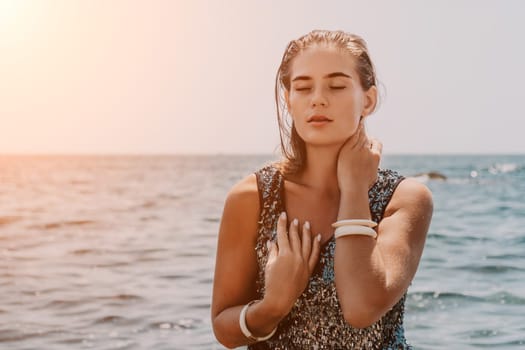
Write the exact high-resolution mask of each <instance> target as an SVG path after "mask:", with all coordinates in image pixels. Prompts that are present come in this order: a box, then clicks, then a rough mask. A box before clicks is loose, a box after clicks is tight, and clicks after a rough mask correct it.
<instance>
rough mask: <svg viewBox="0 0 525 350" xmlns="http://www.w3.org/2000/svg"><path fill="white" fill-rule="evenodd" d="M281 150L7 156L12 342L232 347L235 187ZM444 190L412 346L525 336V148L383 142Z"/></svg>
mask: <svg viewBox="0 0 525 350" xmlns="http://www.w3.org/2000/svg"><path fill="white" fill-rule="evenodd" d="M275 159H276V157H275V156H274V155H255V156H248V155H244V156H233V155H207V156H204V155H202V156H190V155H185V156H183V155H159V156H152V155H149V156H109V155H108V156H101V155H96V156H88V155H76V156H75V155H63V156H57V155H54V156H44V155H35V156H29V155H24V156H15V155H11V156H9V155H2V156H0V349H10V350H22V349H23V350H29V349H57V350H58V349H64V350H65V349H67V350H70V349H156V350H168V349H202V350H204V349H224V347H223V346H222V345H221V344H219V343H218V342H217V341H216V339H215V337H214V335H213V331H212V326H211V319H210V302H211V293H212V284H213V272H214V264H215V255H216V245H217V233H218V228H219V224H220V218H221V213H222V209H223V204H224V199H225V197H226V194H227V193H228V190H229V189H230V188H231V186H232V185H233V184H234V183H236V182H237V181H239V180H240V179H242V178H244V177H245V176H247V175H249V174H250V173H252V172H254V171H255V170H257V169H258V168H260V167H262V166H264V165H266V164H268V163H269V162H271V161H273V160H275ZM381 167H383V168H390V169H394V170H396V171H398V172H400V173H402V174H403V175H405V176H414V177H416V178H417V179H418V180H419V181H421V182H424V183H425V184H426V185H427V186H428V187H429V188H430V189H431V191H432V193H433V196H434V215H433V219H432V223H431V226H430V230H429V232H428V236H427V240H426V245H425V249H424V252H423V256H422V259H421V263H420V265H419V269H418V271H417V274H416V277H415V279H414V280H413V282H412V284H411V286H410V288H409V290H408V297H407V301H406V314H405V334H406V338H407V340H408V342H409V343H410V344H411V345H412V346H413V347H414V349H436V350H437V349H447V350H450V349H525V155H385V156H384V157H383V159H382V163H381Z"/></svg>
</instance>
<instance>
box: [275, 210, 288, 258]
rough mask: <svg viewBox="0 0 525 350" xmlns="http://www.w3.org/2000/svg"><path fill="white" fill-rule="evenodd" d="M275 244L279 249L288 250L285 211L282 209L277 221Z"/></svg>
mask: <svg viewBox="0 0 525 350" xmlns="http://www.w3.org/2000/svg"><path fill="white" fill-rule="evenodd" d="M277 244H278V245H279V251H287V250H290V243H289V242H288V233H287V232H286V213H285V212H284V211H283V212H282V213H281V215H280V216H279V221H277Z"/></svg>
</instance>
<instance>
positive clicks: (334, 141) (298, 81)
mask: <svg viewBox="0 0 525 350" xmlns="http://www.w3.org/2000/svg"><path fill="white" fill-rule="evenodd" d="M286 99H287V105H288V110H289V112H290V114H291V116H292V118H293V122H294V125H295V128H296V130H297V133H298V134H299V136H301V138H302V139H303V140H304V141H305V143H306V144H307V145H314V146H330V145H341V144H343V143H344V142H345V141H346V140H347V139H348V138H349V137H350V136H352V135H353V134H354V132H355V131H356V130H357V126H358V124H359V120H360V117H361V116H363V117H364V116H367V115H368V114H369V113H371V111H372V110H373V108H374V106H375V102H376V88H375V87H372V88H370V89H369V90H368V91H366V92H365V91H364V90H363V88H362V87H361V83H360V81H359V76H358V74H357V71H356V70H355V62H354V58H353V57H352V56H351V55H350V54H349V53H345V52H341V51H339V50H337V49H334V48H326V47H315V48H309V49H306V50H305V51H303V52H301V53H300V54H299V55H298V56H297V57H295V58H294V60H293V61H292V66H291V75H290V91H289V92H287V94H286Z"/></svg>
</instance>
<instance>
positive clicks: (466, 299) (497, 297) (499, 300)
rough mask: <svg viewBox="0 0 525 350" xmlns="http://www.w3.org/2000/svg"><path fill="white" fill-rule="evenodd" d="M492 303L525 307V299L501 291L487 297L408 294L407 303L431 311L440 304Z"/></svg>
mask: <svg viewBox="0 0 525 350" xmlns="http://www.w3.org/2000/svg"><path fill="white" fill-rule="evenodd" d="M473 302H477V303H490V304H507V305H525V298H523V297H520V296H518V295H515V294H512V293H510V292H507V291H500V292H496V293H492V294H488V295H485V296H479V295H472V294H464V293H456V292H439V291H427V292H412V293H410V292H409V293H408V296H407V303H408V305H409V306H410V307H413V308H416V309H431V308H434V307H435V306H436V305H440V304H444V303H447V304H453V305H456V306H459V305H460V304H465V305H467V304H470V303H473Z"/></svg>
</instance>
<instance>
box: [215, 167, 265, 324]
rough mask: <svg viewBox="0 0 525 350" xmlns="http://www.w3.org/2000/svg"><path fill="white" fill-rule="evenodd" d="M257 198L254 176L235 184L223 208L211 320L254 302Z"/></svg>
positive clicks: (257, 219)
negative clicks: (236, 307) (234, 308)
mask: <svg viewBox="0 0 525 350" xmlns="http://www.w3.org/2000/svg"><path fill="white" fill-rule="evenodd" d="M259 211H260V208H259V194H258V191H257V180H256V177H255V175H254V174H252V175H250V176H248V177H247V178H245V179H244V180H242V181H241V182H239V183H238V184H236V185H235V186H234V187H233V188H232V189H231V191H230V192H229V193H228V196H227V198H226V201H225V204H224V210H223V214H222V219H221V224H220V229H219V237H218V243H217V257H216V264H215V275H214V281H213V298H212V308H211V312H212V318H215V317H216V316H217V315H218V314H219V313H220V312H222V311H223V310H225V309H227V308H229V307H231V306H235V305H240V304H242V303H245V302H246V301H248V300H251V299H253V298H254V296H255V293H256V289H255V281H256V278H257V271H258V268H257V256H256V252H255V243H256V240H257V228H258V221H259Z"/></svg>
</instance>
